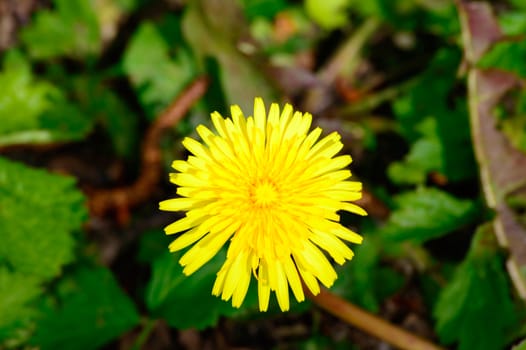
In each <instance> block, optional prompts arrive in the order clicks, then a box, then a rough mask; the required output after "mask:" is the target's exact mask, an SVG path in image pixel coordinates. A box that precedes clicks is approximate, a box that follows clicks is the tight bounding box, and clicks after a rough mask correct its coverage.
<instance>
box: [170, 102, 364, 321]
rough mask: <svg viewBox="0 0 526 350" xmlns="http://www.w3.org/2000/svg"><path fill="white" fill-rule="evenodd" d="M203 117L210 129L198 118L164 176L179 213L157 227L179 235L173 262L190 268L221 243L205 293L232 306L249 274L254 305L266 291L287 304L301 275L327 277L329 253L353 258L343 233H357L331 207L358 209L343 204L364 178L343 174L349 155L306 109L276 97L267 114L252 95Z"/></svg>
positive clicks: (350, 238)
mask: <svg viewBox="0 0 526 350" xmlns="http://www.w3.org/2000/svg"><path fill="white" fill-rule="evenodd" d="M211 117H212V124H213V126H214V128H215V131H212V130H210V129H208V128H207V127H206V126H203V125H200V126H198V127H197V133H198V134H199V136H200V138H201V139H202V142H199V141H197V140H194V139H192V138H185V140H184V141H183V145H184V146H185V148H186V149H187V150H188V151H189V152H190V153H191V155H190V156H189V157H188V159H187V160H186V161H182V160H176V161H174V162H173V165H172V166H173V168H174V169H175V170H176V171H177V172H176V173H174V174H170V180H171V181H172V182H173V183H174V184H176V185H177V186H178V189H177V193H178V194H179V195H180V197H178V198H174V199H168V200H165V201H163V202H161V203H160V209H161V210H169V211H184V212H186V215H185V216H184V217H183V218H182V219H180V220H178V221H176V222H174V223H172V224H170V225H168V226H167V227H166V228H165V232H166V234H170V235H171V234H179V236H178V237H177V238H176V239H175V240H174V241H173V242H172V243H171V244H170V247H169V248H170V251H178V250H181V249H184V248H186V247H189V246H191V248H190V249H189V250H188V251H187V252H186V253H185V254H184V255H183V256H182V257H181V260H180V261H179V262H180V263H181V265H182V266H183V267H184V270H183V272H184V273H185V274H187V275H189V274H192V273H193V272H195V271H196V270H198V269H199V268H200V267H201V266H203V265H204V264H206V263H207V262H208V261H209V260H210V259H212V257H214V256H215V255H216V254H217V252H218V251H219V250H220V249H221V248H222V247H223V246H224V245H225V244H227V243H228V251H227V257H226V260H225V262H224V264H223V266H222V267H221V269H220V270H219V271H218V273H217V278H216V281H215V284H214V286H213V288H212V294H214V295H217V296H220V297H221V298H222V299H223V300H230V299H232V305H233V306H235V307H239V306H241V304H242V303H243V300H244V299H245V295H246V293H247V291H248V287H249V285H250V280H251V279H252V276H255V278H256V280H257V284H258V293H259V308H260V310H261V311H266V310H267V308H268V304H269V298H270V292H274V293H275V294H276V298H277V301H278V304H279V306H280V308H281V309H282V310H283V311H286V310H288V309H289V289H290V290H292V294H293V295H294V297H295V298H296V299H297V300H298V301H303V300H304V298H305V296H304V293H303V287H302V283H303V284H304V285H305V286H306V288H308V289H309V290H310V291H311V292H312V293H313V294H314V295H316V294H318V293H319V291H320V286H319V283H318V282H321V283H322V284H323V285H325V286H326V287H330V286H331V285H332V284H333V283H334V281H335V280H336V278H337V275H336V271H335V270H334V268H333V266H332V264H331V262H330V261H329V259H328V258H327V257H328V256H329V257H331V258H332V259H333V260H334V261H335V262H336V263H338V264H343V263H344V262H345V261H346V260H350V259H352V257H353V252H352V250H351V249H350V248H349V247H348V246H347V244H346V243H345V242H344V241H347V242H351V243H357V244H359V243H361V241H362V237H361V236H360V235H359V234H357V233H355V232H353V231H351V230H349V229H348V228H346V227H344V226H342V225H341V224H340V223H339V222H338V221H339V215H338V212H339V211H341V210H344V211H349V212H352V213H356V214H359V215H366V212H365V211H364V210H363V209H362V208H360V207H359V206H357V205H356V204H354V203H351V202H352V201H355V200H357V199H360V197H361V195H362V192H361V191H362V184H361V183H360V182H357V181H350V180H348V179H349V178H350V177H351V173H350V171H349V170H347V169H345V167H347V166H348V165H349V164H350V163H351V161H352V159H351V157H350V156H348V155H341V156H337V154H338V152H340V150H341V149H342V148H343V144H342V143H341V141H340V136H339V135H338V134H337V133H331V134H329V135H327V136H325V137H324V138H321V139H320V137H321V135H322V130H321V129H320V128H315V129H314V130H312V131H309V130H310V127H311V122H312V116H311V115H310V114H309V113H303V114H302V113H300V112H294V111H293V108H292V106H291V105H289V104H287V105H285V106H284V107H283V109H282V110H281V112H280V108H279V106H278V105H277V104H275V103H274V104H272V105H271V106H270V109H269V111H268V114H267V111H266V109H265V105H264V103H263V100H262V99H261V98H256V99H255V102H254V113H253V116H249V117H248V118H246V117H245V116H244V115H243V112H242V111H241V109H240V108H239V107H238V106H232V107H231V118H223V117H222V116H221V115H220V114H219V113H217V112H214V113H212V115H211Z"/></svg>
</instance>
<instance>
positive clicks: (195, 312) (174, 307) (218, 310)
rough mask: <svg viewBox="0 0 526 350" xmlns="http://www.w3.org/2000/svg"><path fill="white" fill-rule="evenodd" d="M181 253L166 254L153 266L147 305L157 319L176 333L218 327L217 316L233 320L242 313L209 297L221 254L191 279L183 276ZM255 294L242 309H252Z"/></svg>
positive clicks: (221, 257)
mask: <svg viewBox="0 0 526 350" xmlns="http://www.w3.org/2000/svg"><path fill="white" fill-rule="evenodd" d="M180 256H181V253H175V254H171V253H168V252H166V253H165V254H163V255H161V256H160V257H158V258H157V259H156V260H155V261H154V262H153V266H152V269H153V270H152V279H151V280H150V282H149V284H148V287H147V292H146V305H147V307H148V309H149V310H150V312H151V313H152V314H153V315H155V316H156V317H161V318H163V319H165V320H166V322H168V324H169V325H170V326H172V327H175V328H178V329H186V328H197V329H203V328H206V327H210V326H213V325H215V324H216V323H217V321H218V319H219V317H220V316H234V315H238V314H241V313H243V312H244V311H243V309H236V308H233V307H232V306H231V304H230V301H227V302H225V301H223V300H221V299H220V298H218V297H215V296H213V295H212V294H211V292H212V286H213V284H214V281H215V278H216V273H217V272H218V271H219V269H220V268H221V265H222V264H223V262H224V259H225V254H224V253H220V254H218V255H217V256H215V257H214V258H213V259H212V260H211V261H209V262H208V263H206V264H205V265H204V266H203V267H201V268H200V269H199V270H198V271H197V272H195V273H194V274H192V275H190V276H185V275H184V274H183V268H182V267H181V266H180V265H179V263H178V260H179V258H180ZM253 292H254V291H252V292H251V291H250V290H249V293H248V295H247V298H246V300H245V301H244V303H243V306H242V308H246V307H247V306H248V307H254V305H255V304H256V302H255V300H257V297H256V298H254V296H255V294H254V293H253Z"/></svg>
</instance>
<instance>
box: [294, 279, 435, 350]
mask: <svg viewBox="0 0 526 350" xmlns="http://www.w3.org/2000/svg"><path fill="white" fill-rule="evenodd" d="M304 290H305V294H306V295H307V297H308V298H309V299H310V300H312V302H314V303H315V304H316V305H318V306H319V307H321V308H322V309H324V310H325V311H327V312H329V313H330V314H332V315H334V316H336V317H338V318H339V319H341V320H342V321H344V322H346V323H348V324H350V325H352V326H354V327H356V328H359V329H360V330H362V331H364V332H366V333H367V334H370V335H372V336H374V337H376V338H379V339H382V340H384V341H386V342H388V343H389V344H391V345H393V346H395V347H397V348H399V349H404V350H443V348H441V347H440V346H438V345H435V344H433V343H431V342H430V341H428V340H426V339H423V338H421V337H418V336H416V335H414V334H412V333H410V332H408V331H406V330H404V329H403V328H400V327H397V326H395V325H393V324H391V323H389V322H387V321H386V320H384V319H382V318H380V317H378V316H375V315H373V314H371V313H369V312H367V311H365V310H363V309H361V308H359V307H357V306H356V305H353V304H351V303H349V302H348V301H346V300H344V299H342V298H340V297H338V296H336V295H334V294H332V293H331V292H329V291H327V290H323V289H322V290H321V292H320V294H318V295H316V296H314V295H312V293H310V292H309V290H308V289H307V288H304Z"/></svg>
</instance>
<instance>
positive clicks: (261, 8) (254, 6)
mask: <svg viewBox="0 0 526 350" xmlns="http://www.w3.org/2000/svg"><path fill="white" fill-rule="evenodd" d="M242 4H243V8H244V12H245V15H246V16H247V18H248V20H249V21H251V22H252V21H253V20H254V19H256V18H261V17H264V18H268V19H272V18H274V16H276V14H278V13H279V12H281V11H285V10H286V9H287V5H288V4H287V2H286V0H242Z"/></svg>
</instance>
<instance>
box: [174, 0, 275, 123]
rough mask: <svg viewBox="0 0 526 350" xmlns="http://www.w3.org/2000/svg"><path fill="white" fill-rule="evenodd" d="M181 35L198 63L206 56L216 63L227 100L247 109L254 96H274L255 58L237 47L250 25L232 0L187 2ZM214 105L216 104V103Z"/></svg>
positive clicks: (264, 97) (203, 61)
mask: <svg viewBox="0 0 526 350" xmlns="http://www.w3.org/2000/svg"><path fill="white" fill-rule="evenodd" d="M182 28H183V33H184V37H185V38H186V40H187V42H188V43H189V44H190V45H191V46H192V49H193V51H194V52H195V54H196V56H197V58H198V59H199V60H200V63H201V66H203V67H204V66H205V62H206V59H207V58H209V57H212V58H214V59H215V60H216V61H217V63H218V68H219V73H218V75H219V78H220V82H221V87H222V92H223V94H224V96H225V100H226V102H227V104H229V105H231V104H237V105H239V106H240V107H241V109H242V110H243V111H245V112H246V113H249V111H251V110H252V109H253V107H254V106H253V103H254V97H256V96H259V97H261V98H263V100H265V101H274V100H276V97H277V95H276V91H275V89H274V87H273V86H272V85H271V84H270V82H269V80H268V77H267V76H266V75H265V70H264V69H263V66H262V65H258V63H259V62H257V60H256V59H255V58H252V57H247V56H246V55H244V54H242V53H241V52H240V51H239V47H238V45H239V43H240V42H242V41H243V40H244V39H243V34H245V33H246V34H247V35H248V33H249V28H248V25H247V23H246V22H245V18H244V17H243V12H242V9H241V8H239V7H238V4H237V3H236V2H235V1H226V2H225V1H214V0H198V1H192V2H190V3H189V6H188V7H187V9H186V12H185V14H184V17H183V20H182ZM216 108H217V107H216Z"/></svg>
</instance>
